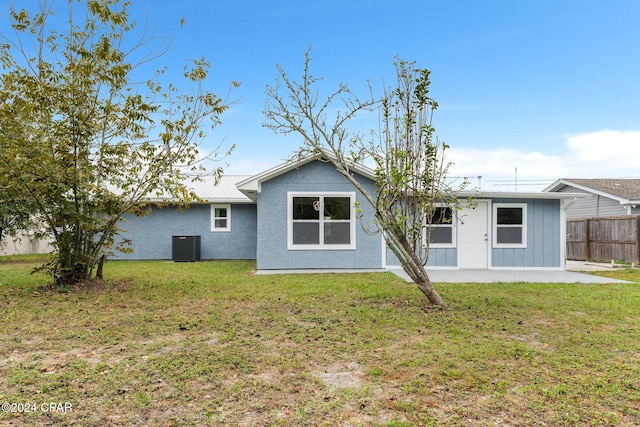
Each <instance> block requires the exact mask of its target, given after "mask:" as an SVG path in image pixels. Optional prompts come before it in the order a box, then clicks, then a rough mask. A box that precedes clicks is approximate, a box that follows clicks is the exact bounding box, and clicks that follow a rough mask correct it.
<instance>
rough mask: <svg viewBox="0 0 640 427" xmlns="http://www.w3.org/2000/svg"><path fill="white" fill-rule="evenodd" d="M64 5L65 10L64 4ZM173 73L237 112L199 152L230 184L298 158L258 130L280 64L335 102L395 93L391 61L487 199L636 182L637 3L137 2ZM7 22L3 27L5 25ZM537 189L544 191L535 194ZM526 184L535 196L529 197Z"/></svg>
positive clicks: (457, 170) (138, 15)
mask: <svg viewBox="0 0 640 427" xmlns="http://www.w3.org/2000/svg"><path fill="white" fill-rule="evenodd" d="M57 1H58V3H57V4H58V6H64V4H65V3H66V2H65V1H62V0H57ZM132 3H133V6H132V8H131V13H132V15H133V16H134V18H135V19H137V20H138V21H139V22H140V23H143V22H144V21H145V19H147V18H146V17H147V16H148V20H149V22H150V24H151V25H152V26H155V27H156V28H157V29H156V32H157V33H158V34H171V33H173V31H174V29H176V28H177V27H178V25H177V22H178V20H179V19H180V18H181V17H184V18H185V20H186V25H185V26H184V27H183V28H181V29H180V30H179V31H178V32H177V33H176V36H175V40H174V46H173V50H172V51H171V52H170V53H169V55H168V56H166V57H164V59H163V61H164V62H166V63H167V64H168V65H169V66H170V67H172V68H174V69H175V70H176V71H179V70H181V68H182V65H183V64H184V63H185V60H186V59H188V58H192V57H201V56H204V57H206V58H207V59H208V60H209V61H210V62H211V63H212V65H213V67H212V76H211V79H210V83H211V88H212V89H214V90H215V91H217V92H218V93H220V94H224V93H225V92H226V89H227V87H228V85H229V82H230V81H231V80H237V81H240V82H241V84H242V86H241V87H240V88H239V89H237V90H234V91H233V93H232V98H233V99H235V100H237V101H238V102H236V103H235V104H234V105H233V106H232V108H231V109H230V110H229V111H228V112H227V113H225V114H224V115H223V117H222V120H223V125H222V126H220V127H219V128H218V129H216V131H215V132H213V133H211V135H210V136H209V140H208V141H206V142H205V145H204V148H205V149H206V148H207V147H209V146H212V145H213V144H214V143H215V142H217V141H218V140H219V139H220V138H223V137H224V138H226V143H227V144H236V146H237V148H236V150H235V152H234V153H233V155H232V156H231V157H230V158H229V161H230V163H231V165H230V166H229V167H228V168H227V171H228V172H229V173H242V174H245V173H246V174H251V173H257V172H259V171H262V170H264V169H265V168H268V167H271V166H274V165H276V164H278V163H280V162H281V161H282V159H284V158H286V157H287V156H288V155H289V154H290V153H291V151H293V150H294V149H295V147H296V146H297V145H298V140H297V139H296V138H295V137H287V138H284V137H282V136H280V135H276V134H274V133H272V132H271V131H270V130H268V129H266V128H263V127H262V123H263V121H264V118H263V116H262V110H263V108H264V105H265V101H266V95H265V86H266V85H267V84H273V82H274V81H275V78H276V77H277V71H276V67H275V65H276V64H280V65H282V66H283V67H284V68H285V70H287V71H288V72H289V73H290V75H292V76H297V75H299V73H300V70H301V66H302V63H303V55H304V52H305V51H306V50H307V48H308V47H309V46H311V47H312V57H313V63H312V72H313V74H314V75H316V76H323V77H324V78H325V80H324V83H323V84H324V87H323V89H324V90H326V91H327V92H329V91H330V90H332V89H334V88H335V87H337V84H338V83H339V82H344V83H347V84H348V85H349V86H350V87H351V88H352V89H354V90H355V91H356V92H358V91H363V92H362V93H363V94H364V89H365V83H366V81H367V80H370V81H371V82H372V84H373V85H374V87H377V88H378V89H381V88H382V85H383V83H382V80H383V79H386V81H387V82H391V80H392V78H393V71H394V68H393V62H394V57H395V56H396V55H398V56H399V57H401V58H403V59H406V60H411V61H416V63H417V66H419V67H424V68H429V69H430V70H431V71H432V74H431V80H432V92H431V93H432V95H433V97H434V98H435V99H436V100H437V101H438V102H439V104H440V109H439V110H438V111H437V112H436V116H435V127H436V129H437V133H438V136H439V137H440V138H441V139H442V140H444V141H446V142H447V143H448V144H449V145H450V146H451V151H450V153H449V157H448V158H449V160H451V161H452V162H454V163H455V165H454V167H453V169H452V173H453V174H459V175H467V176H473V177H476V176H479V175H481V176H482V177H483V178H482V180H483V187H487V186H497V187H500V188H497V189H504V190H513V189H514V183H513V181H514V178H515V169H516V168H517V170H518V172H517V173H518V179H519V183H520V185H519V187H518V189H519V190H533V189H539V188H543V187H544V186H545V185H544V184H550V183H551V182H553V181H554V180H555V179H557V178H561V177H576V178H588V177H594V178H595V177H640V25H638V18H639V17H640V2H639V1H637V0H611V1H606V2H605V1H592V0H535V1H534V0H485V1H477V0H459V1H455V0H404V1H399V0H366V1H364V0H363V1H361V0H342V1H335V0H323V1H304V0H295V1H290V0H286V1H282V0H271V1H265V0H253V1H249V0H181V1H176V0H133V1H132ZM5 16H6V15H5ZM533 184H537V185H533ZM527 185H528V186H527Z"/></svg>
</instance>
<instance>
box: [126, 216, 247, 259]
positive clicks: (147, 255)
mask: <svg viewBox="0 0 640 427" xmlns="http://www.w3.org/2000/svg"><path fill="white" fill-rule="evenodd" d="M230 214H231V216H230V221H231V231H228V232H225V231H216V232H212V231H211V206H210V205H208V204H198V205H192V206H191V207H190V208H189V209H185V210H183V211H182V212H180V211H178V210H177V209H175V208H173V207H165V208H162V209H160V208H153V211H152V213H151V214H148V215H145V216H143V217H136V216H135V215H127V216H126V217H125V219H126V220H127V221H128V222H124V223H121V224H120V227H121V228H123V229H125V230H128V231H125V232H123V233H122V236H123V237H125V238H127V239H130V240H131V241H132V245H131V247H132V249H133V253H130V254H125V253H120V252H117V253H115V255H114V256H113V257H114V258H116V259H121V260H132V259H171V240H172V239H171V238H172V236H177V235H184V236H201V259H255V258H256V206H255V205H254V204H236V205H231V210H230Z"/></svg>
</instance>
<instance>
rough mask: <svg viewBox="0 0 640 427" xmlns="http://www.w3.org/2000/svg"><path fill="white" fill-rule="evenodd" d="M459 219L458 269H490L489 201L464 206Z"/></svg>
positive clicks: (478, 201)
mask: <svg viewBox="0 0 640 427" xmlns="http://www.w3.org/2000/svg"><path fill="white" fill-rule="evenodd" d="M459 215H460V218H459V219H458V268H489V241H490V239H489V201H488V200H477V201H476V206H472V207H469V206H464V207H463V208H462V210H461V211H460V212H459Z"/></svg>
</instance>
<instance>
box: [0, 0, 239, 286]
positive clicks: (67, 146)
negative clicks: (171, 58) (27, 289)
mask: <svg viewBox="0 0 640 427" xmlns="http://www.w3.org/2000/svg"><path fill="white" fill-rule="evenodd" d="M128 5H129V2H127V1H123V0H88V1H86V2H84V1H76V0H69V2H68V7H67V8H66V9H63V10H67V11H68V16H65V18H66V19H64V22H66V25H65V26H63V27H60V26H58V27H55V26H51V27H50V25H49V24H50V23H51V21H52V20H53V15H54V10H53V8H52V7H51V6H49V5H48V4H47V2H46V1H43V2H41V3H40V8H39V9H38V10H37V11H35V12H29V11H27V10H25V9H21V10H16V9H14V8H13V7H12V8H11V9H10V21H11V31H12V32H11V34H9V33H5V34H3V36H2V41H3V42H2V44H1V45H0V63H1V65H2V67H3V69H4V73H3V74H2V76H1V77H0V183H4V184H5V185H6V186H7V188H9V190H10V191H11V192H12V193H13V194H14V195H15V196H16V197H20V198H23V199H25V200H28V202H29V204H30V205H32V206H34V207H35V208H34V209H35V212H34V213H36V214H37V215H38V216H39V217H41V218H42V220H43V221H44V222H45V224H46V227H47V229H48V231H50V232H51V233H52V235H53V238H54V240H55V242H54V247H55V250H56V254H57V255H56V258H55V260H54V261H53V262H52V263H51V264H50V265H49V270H50V272H51V273H52V274H53V276H54V278H55V281H56V283H57V284H58V285H66V284H70V283H74V282H77V281H79V280H82V279H84V278H87V277H90V275H91V274H92V272H93V270H94V268H95V267H96V263H97V261H98V259H100V258H101V255H103V254H105V253H106V252H109V251H110V250H112V249H111V248H112V247H115V249H120V250H127V247H126V246H127V245H126V244H127V242H126V241H123V240H119V239H118V231H119V228H118V223H119V221H120V220H121V219H122V216H123V215H124V214H125V213H127V212H131V211H134V212H136V213H137V214H140V215H142V214H145V213H146V212H147V211H148V208H145V205H144V203H145V200H147V198H148V197H150V196H159V195H162V196H165V197H167V198H172V199H173V200H175V201H177V203H188V202H190V201H192V200H193V199H194V197H195V195H194V194H191V193H190V192H189V190H188V187H187V185H188V182H186V181H185V173H186V172H189V173H197V172H202V171H203V168H202V164H201V162H200V161H201V160H202V155H201V154H200V153H199V151H198V142H199V141H200V140H201V138H203V137H204V130H203V129H205V128H206V126H211V127H214V126H215V125H217V124H218V122H219V118H220V115H221V114H222V113H223V112H224V111H225V110H226V109H227V108H228V104H227V103H226V102H225V100H223V99H221V98H220V97H218V96H216V95H215V94H214V93H212V92H209V91H206V90H205V89H204V84H205V81H206V78H207V74H208V68H209V64H208V63H207V61H206V60H205V59H198V60H194V61H193V62H192V63H191V64H190V65H188V66H185V68H184V77H185V79H186V80H185V81H186V82H187V84H188V86H189V92H187V93H181V92H180V91H179V90H178V87H177V86H175V85H174V84H171V83H169V84H166V83H164V82H163V78H164V70H163V69H161V70H158V71H155V70H152V71H151V74H150V75H149V74H147V76H148V77H150V78H144V79H143V78H142V76H143V75H144V73H146V72H147V71H146V70H148V69H149V68H148V67H149V66H150V64H153V63H154V61H156V62H157V61H158V60H159V59H161V58H162V56H163V54H164V53H166V49H161V48H158V47H157V42H158V38H156V37H155V36H154V35H149V34H147V33H146V30H145V31H136V25H135V23H134V22H131V21H130V20H129V16H128V12H127V7H128ZM55 22H58V23H62V22H63V20H58V21H55ZM59 25H60V24H59ZM218 148H220V147H218ZM217 155H219V154H218V152H217V150H216V152H214V153H212V154H211V156H212V157H213V158H215V157H216V156H217ZM214 173H215V174H216V175H217V176H219V175H220V174H221V173H222V169H220V168H217V170H215V172H214Z"/></svg>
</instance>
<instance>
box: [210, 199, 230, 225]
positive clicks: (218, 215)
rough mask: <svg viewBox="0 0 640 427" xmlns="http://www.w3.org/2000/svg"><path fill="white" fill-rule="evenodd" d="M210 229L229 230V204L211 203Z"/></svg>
mask: <svg viewBox="0 0 640 427" xmlns="http://www.w3.org/2000/svg"><path fill="white" fill-rule="evenodd" d="M211 231H231V206H229V205H211Z"/></svg>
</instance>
